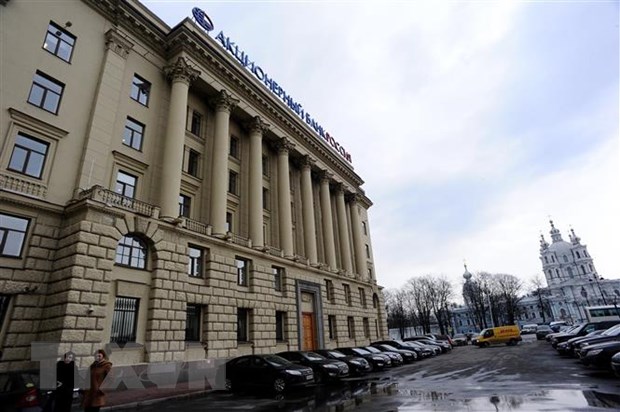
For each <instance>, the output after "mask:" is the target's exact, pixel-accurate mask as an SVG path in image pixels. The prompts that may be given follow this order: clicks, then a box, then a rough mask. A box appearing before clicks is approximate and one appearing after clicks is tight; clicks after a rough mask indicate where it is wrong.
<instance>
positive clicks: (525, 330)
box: [521, 323, 538, 335]
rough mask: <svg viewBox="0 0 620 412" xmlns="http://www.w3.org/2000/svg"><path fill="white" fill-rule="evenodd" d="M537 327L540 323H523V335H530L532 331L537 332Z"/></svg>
mask: <svg viewBox="0 0 620 412" xmlns="http://www.w3.org/2000/svg"><path fill="white" fill-rule="evenodd" d="M537 328H538V325H537V324H536V323H530V324H527V325H523V327H522V328H521V335H529V334H531V333H536V329H537Z"/></svg>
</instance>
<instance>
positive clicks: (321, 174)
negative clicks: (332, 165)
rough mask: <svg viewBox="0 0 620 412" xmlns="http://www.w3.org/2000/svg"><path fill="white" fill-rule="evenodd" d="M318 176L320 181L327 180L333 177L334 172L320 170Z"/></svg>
mask: <svg viewBox="0 0 620 412" xmlns="http://www.w3.org/2000/svg"><path fill="white" fill-rule="evenodd" d="M318 176H319V179H320V180H321V181H325V180H327V181H328V182H329V181H330V180H332V179H333V178H334V174H333V173H332V172H330V171H328V170H321V171H320V172H319V173H318Z"/></svg>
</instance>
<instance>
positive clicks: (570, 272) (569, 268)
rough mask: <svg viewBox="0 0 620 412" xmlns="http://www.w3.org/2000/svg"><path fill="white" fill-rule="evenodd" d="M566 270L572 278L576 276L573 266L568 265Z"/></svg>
mask: <svg viewBox="0 0 620 412" xmlns="http://www.w3.org/2000/svg"><path fill="white" fill-rule="evenodd" d="M566 271H567V272H568V276H570V277H571V278H574V277H575V275H574V274H573V268H571V267H567V268H566Z"/></svg>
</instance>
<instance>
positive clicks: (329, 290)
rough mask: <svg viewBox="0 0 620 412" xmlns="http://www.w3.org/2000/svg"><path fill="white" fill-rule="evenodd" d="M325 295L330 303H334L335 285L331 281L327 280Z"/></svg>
mask: <svg viewBox="0 0 620 412" xmlns="http://www.w3.org/2000/svg"><path fill="white" fill-rule="evenodd" d="M325 293H326V296H327V301H328V302H333V301H334V283H333V282H332V281H331V280H328V279H325Z"/></svg>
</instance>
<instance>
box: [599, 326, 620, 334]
mask: <svg viewBox="0 0 620 412" xmlns="http://www.w3.org/2000/svg"><path fill="white" fill-rule="evenodd" d="M619 334H620V323H619V324H617V325H614V326H612V327H611V328H609V329H607V330H605V331H604V332H603V333H601V335H605V336H616V335H619Z"/></svg>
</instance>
